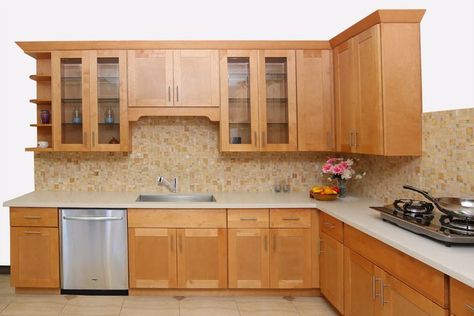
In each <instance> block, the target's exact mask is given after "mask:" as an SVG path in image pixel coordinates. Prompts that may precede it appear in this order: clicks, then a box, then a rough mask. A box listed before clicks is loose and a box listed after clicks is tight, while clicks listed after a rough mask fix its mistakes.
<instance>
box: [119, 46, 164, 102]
mask: <svg viewBox="0 0 474 316" xmlns="http://www.w3.org/2000/svg"><path fill="white" fill-rule="evenodd" d="M128 98H129V104H128V105H129V106H131V107H135V106H137V107H140V106H141V107H149V106H170V105H173V51H171V50H129V51H128Z"/></svg>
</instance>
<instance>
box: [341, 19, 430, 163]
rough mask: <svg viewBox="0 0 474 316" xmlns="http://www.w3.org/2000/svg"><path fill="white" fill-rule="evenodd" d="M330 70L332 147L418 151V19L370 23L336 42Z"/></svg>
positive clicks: (399, 152)
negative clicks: (333, 114) (333, 120)
mask: <svg viewBox="0 0 474 316" xmlns="http://www.w3.org/2000/svg"><path fill="white" fill-rule="evenodd" d="M382 43H383V45H382ZM334 74H335V101H336V103H335V105H336V130H337V150H338V151H340V152H353V153H361V154H376V155H386V156H404V155H413V156H417V155H421V112H422V109H421V65H420V31H419V24H418V23H383V24H376V25H374V26H372V27H371V28H369V29H367V30H366V31H364V32H362V33H360V34H358V35H357V36H355V37H353V38H350V39H349V40H347V41H345V42H343V43H341V44H339V45H338V46H337V47H335V48H334Z"/></svg>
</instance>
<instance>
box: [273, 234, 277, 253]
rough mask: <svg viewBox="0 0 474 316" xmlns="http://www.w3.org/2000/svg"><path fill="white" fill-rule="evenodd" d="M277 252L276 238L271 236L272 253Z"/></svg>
mask: <svg viewBox="0 0 474 316" xmlns="http://www.w3.org/2000/svg"><path fill="white" fill-rule="evenodd" d="M276 250H277V238H276V235H273V252H276Z"/></svg>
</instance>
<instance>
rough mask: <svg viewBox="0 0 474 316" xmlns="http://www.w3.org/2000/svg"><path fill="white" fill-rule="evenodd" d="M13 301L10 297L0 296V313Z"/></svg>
mask: <svg viewBox="0 0 474 316" xmlns="http://www.w3.org/2000/svg"><path fill="white" fill-rule="evenodd" d="M12 300H13V298H12V297H10V296H0V313H1V312H2V311H3V310H4V309H5V308H6V307H7V306H8V304H10V302H11V301H12Z"/></svg>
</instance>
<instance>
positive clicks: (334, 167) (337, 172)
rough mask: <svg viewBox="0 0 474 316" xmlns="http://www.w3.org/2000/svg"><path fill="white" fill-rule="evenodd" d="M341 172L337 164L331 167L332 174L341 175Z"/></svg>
mask: <svg viewBox="0 0 474 316" xmlns="http://www.w3.org/2000/svg"><path fill="white" fill-rule="evenodd" d="M342 171H343V169H342V167H341V166H340V165H339V164H337V165H335V166H333V167H332V172H333V173H334V174H341V173H342Z"/></svg>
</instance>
